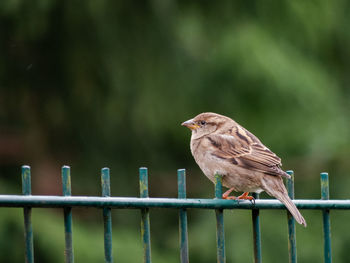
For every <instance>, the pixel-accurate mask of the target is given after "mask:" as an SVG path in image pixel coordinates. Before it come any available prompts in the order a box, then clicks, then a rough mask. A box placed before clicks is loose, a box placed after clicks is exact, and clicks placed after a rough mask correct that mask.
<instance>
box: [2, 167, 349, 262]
mask: <svg viewBox="0 0 350 263" xmlns="http://www.w3.org/2000/svg"><path fill="white" fill-rule="evenodd" d="M287 173H288V174H289V175H291V179H288V180H287V189H288V193H289V196H290V197H291V198H292V199H294V175H293V172H292V171H288V172H287ZM139 176H140V198H136V197H111V196H110V171H109V168H103V169H102V170H101V186H102V196H101V197H95V196H71V176H70V168H69V166H63V167H62V185H63V196H39V195H35V196H33V195H31V178H30V177H31V175H30V167H29V166H22V194H23V195H0V207H23V210H24V236H25V262H29V263H33V262H34V249H33V229H32V222H31V211H32V207H56V208H57V207H60V208H63V210H64V231H65V262H67V263H68V262H69V263H72V262H74V251H73V230H72V208H73V207H98V208H102V209H103V221H104V250H105V251H104V252H105V262H113V255H112V215H111V209H121V208H135V209H140V211H141V236H142V242H143V257H144V262H146V263H150V262H151V238H150V236H151V235H150V218H149V209H150V208H155V207H157V208H174V209H179V240H180V241H179V242H180V259H181V262H182V263H184V262H189V258H188V231H187V209H190V208H202V209H214V210H215V214H216V241H217V242H216V243H217V262H219V263H223V262H226V256H225V236H224V216H223V210H224V209H250V210H252V223H253V241H254V242H253V244H254V262H256V263H257V262H259V263H261V262H262V256H261V241H260V216H259V210H260V209H286V208H285V206H284V205H283V204H282V203H281V202H279V201H278V200H275V199H273V200H272V199H259V196H258V195H257V194H255V195H254V197H255V199H256V200H255V202H254V203H252V202H250V201H237V200H223V199H221V197H222V177H221V176H220V175H216V176H215V178H216V183H215V199H187V198H186V175H185V169H179V170H178V171H177V178H178V198H149V196H148V172H147V168H144V167H143V168H140V170H139ZM294 203H295V205H296V206H297V207H298V208H299V209H317V210H322V213H323V239H324V262H325V263H330V262H332V256H331V237H330V235H331V233H330V232H331V231H330V217H329V212H330V210H331V209H350V200H329V184H328V174H327V173H321V200H294ZM286 213H287V221H288V248H289V262H297V251H296V233H295V220H294V218H293V217H292V215H291V214H290V213H289V212H288V210H286Z"/></svg>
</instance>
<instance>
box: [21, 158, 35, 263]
mask: <svg viewBox="0 0 350 263" xmlns="http://www.w3.org/2000/svg"><path fill="white" fill-rule="evenodd" d="M22 194H23V195H31V194H32V188H31V178H30V167H29V166H28V165H23V166H22ZM23 215H24V242H25V254H24V257H25V262H26V263H34V247H33V227H32V217H31V216H32V208H31V207H24V208H23Z"/></svg>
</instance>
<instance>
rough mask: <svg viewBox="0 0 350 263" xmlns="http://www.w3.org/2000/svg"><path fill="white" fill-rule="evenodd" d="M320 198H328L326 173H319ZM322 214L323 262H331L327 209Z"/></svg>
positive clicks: (329, 227)
mask: <svg viewBox="0 0 350 263" xmlns="http://www.w3.org/2000/svg"><path fill="white" fill-rule="evenodd" d="M321 199H322V200H328V199H329V180H328V173H321ZM322 216H323V242H324V262H325V263H331V262H332V250H331V223H330V218H329V209H324V210H323V211H322Z"/></svg>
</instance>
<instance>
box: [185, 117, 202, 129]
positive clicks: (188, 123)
mask: <svg viewBox="0 0 350 263" xmlns="http://www.w3.org/2000/svg"><path fill="white" fill-rule="evenodd" d="M181 125H182V126H185V127H187V128H189V129H190V130H196V129H198V128H199V127H200V126H199V125H198V124H196V123H195V122H194V121H193V119H190V120H188V121H185V122H183V123H181Z"/></svg>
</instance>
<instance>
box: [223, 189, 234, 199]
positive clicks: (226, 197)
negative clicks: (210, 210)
mask: <svg viewBox="0 0 350 263" xmlns="http://www.w3.org/2000/svg"><path fill="white" fill-rule="evenodd" d="M234 190H235V189H234V188H233V187H232V188H230V189H228V190H227V191H226V192H225V193H224V194H223V195H222V199H233V200H235V199H237V197H235V196H229V195H230V193H231V192H232V191H234Z"/></svg>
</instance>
